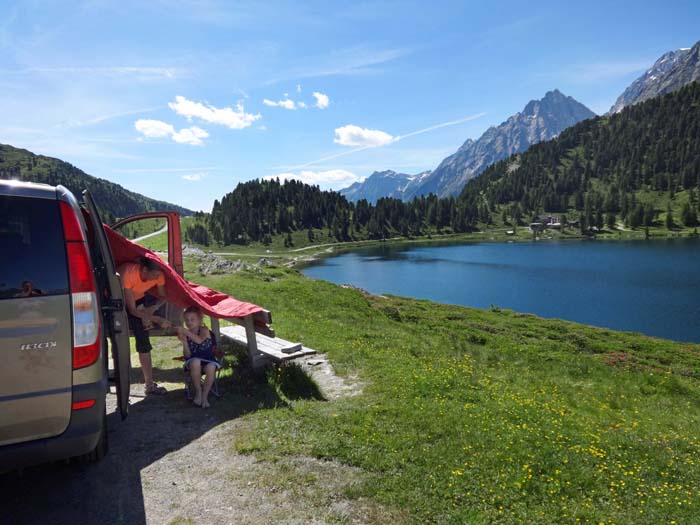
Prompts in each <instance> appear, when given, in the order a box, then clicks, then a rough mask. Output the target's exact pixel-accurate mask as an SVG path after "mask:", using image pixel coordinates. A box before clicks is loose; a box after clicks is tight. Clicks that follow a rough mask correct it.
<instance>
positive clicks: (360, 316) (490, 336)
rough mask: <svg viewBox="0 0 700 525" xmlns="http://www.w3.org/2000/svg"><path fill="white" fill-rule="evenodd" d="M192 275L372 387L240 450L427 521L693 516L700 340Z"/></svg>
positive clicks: (279, 426)
mask: <svg viewBox="0 0 700 525" xmlns="http://www.w3.org/2000/svg"><path fill="white" fill-rule="evenodd" d="M188 277H189V278H190V279H194V280H197V281H201V282H203V283H205V284H208V285H210V286H213V287H215V288H217V289H221V290H225V291H227V292H229V293H232V294H234V295H235V296H237V297H238V298H240V299H244V300H249V301H253V302H256V303H258V304H262V305H264V306H265V307H267V308H269V309H271V310H272V312H273V315H274V319H275V327H276V328H277V331H278V333H279V334H280V336H282V337H285V338H287V339H290V340H299V341H303V342H304V343H305V344H306V345H308V346H310V347H312V348H316V349H318V350H319V351H323V352H328V354H329V356H330V359H331V360H332V362H333V364H334V366H335V367H336V369H337V370H339V372H340V373H341V374H344V375H348V374H357V375H358V376H359V379H360V380H361V381H362V382H363V383H364V384H365V386H364V391H363V393H362V394H361V395H360V396H358V397H355V398H349V399H346V400H343V401H338V402H334V403H323V402H315V401H298V400H297V401H293V400H290V405H289V406H288V407H287V408H279V409H272V410H265V411H261V412H258V413H256V414H253V415H251V416H249V417H250V418H251V420H252V423H253V426H254V427H255V431H252V432H250V433H249V434H248V435H244V436H232V441H233V443H234V444H235V446H236V447H237V449H238V450H240V451H247V452H250V453H254V454H256V455H260V456H262V457H268V458H274V457H277V456H279V455H285V454H307V455H311V456H315V457H319V458H332V459H337V460H340V461H342V462H344V463H347V464H350V465H355V466H358V467H360V468H361V469H363V471H365V472H366V473H367V474H368V476H369V478H370V480H371V481H370V482H369V483H367V484H366V485H365V486H364V487H363V488H362V489H360V490H359V491H357V493H356V494H353V495H355V496H368V497H371V498H376V499H377V500H379V501H380V502H382V503H387V504H390V505H396V506H399V507H402V508H405V509H407V510H408V511H409V512H410V515H411V517H412V518H413V519H414V520H415V521H416V522H417V523H425V522H439V523H535V522H536V523H577V522H583V523H599V522H604V523H671V522H672V520H675V521H676V522H678V523H683V522H685V523H690V522H692V521H693V520H695V519H696V517H697V515H698V513H699V512H700V509H699V508H698V507H699V506H700V489H698V486H700V466H699V465H698V461H699V460H698V453H699V452H700V439H698V438H697V437H696V436H697V428H698V424H699V423H700V404H699V403H698V401H700V396H699V394H698V386H699V385H698V379H697V378H698V375H699V374H700V346H698V345H689V344H680V343H674V342H671V341H665V340H659V339H652V338H648V337H644V336H641V335H635V334H625V333H620V332H613V331H609V330H602V329H595V328H590V327H586V326H582V325H577V324H574V323H569V322H563V321H556V320H543V319H538V318H535V317H533V316H529V315H522V314H517V313H513V312H509V311H496V312H490V311H481V310H475V309H469V308H462V307H456V306H447V305H439V304H435V303H431V302H427V301H418V300H409V299H402V298H396V297H388V298H380V297H376V296H365V295H364V294H362V293H361V292H359V291H357V290H352V289H344V288H340V287H338V286H335V285H332V284H329V283H325V282H321V281H313V280H309V279H306V278H305V277H303V276H302V275H300V274H298V273H297V272H295V271H292V270H275V269H272V270H266V271H265V272H264V273H260V274H252V273H242V274H236V275H230V276H218V277H207V278H204V277H200V276H197V275H195V274H194V273H190V274H189V275H188Z"/></svg>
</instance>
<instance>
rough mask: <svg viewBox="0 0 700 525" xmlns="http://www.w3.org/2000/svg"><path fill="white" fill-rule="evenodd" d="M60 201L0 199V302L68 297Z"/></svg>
mask: <svg viewBox="0 0 700 525" xmlns="http://www.w3.org/2000/svg"><path fill="white" fill-rule="evenodd" d="M68 287H69V283H68V271H67V268H66V249H65V242H64V240H63V226H62V224H61V214H60V211H59V207H58V201H55V200H49V199H36V198H28V197H15V196H5V195H0V300H1V299H16V298H23V297H38V296H42V295H57V294H66V293H68Z"/></svg>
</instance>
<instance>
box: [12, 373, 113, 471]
mask: <svg viewBox="0 0 700 525" xmlns="http://www.w3.org/2000/svg"><path fill="white" fill-rule="evenodd" d="M106 393H107V380H106V378H105V379H103V380H100V381H97V382H95V383H88V384H84V385H75V386H73V402H76V401H84V400H88V399H94V400H95V405H94V406H92V407H90V408H86V409H83V410H76V411H74V412H72V414H71V418H70V423H69V424H68V427H67V428H66V430H65V431H64V432H63V433H62V434H60V435H58V436H53V437H50V438H45V439H36V440H33V441H25V442H24V443H15V444H12V445H4V446H0V472H6V471H8V470H14V469H17V468H23V467H29V466H32V465H38V464H41V463H47V462H49V461H56V460H59V459H68V458H71V457H73V456H80V455H82V454H86V453H88V452H90V451H92V450H94V448H95V447H96V446H97V442H98V440H99V439H100V431H101V429H102V418H103V414H104V410H105V396H106Z"/></svg>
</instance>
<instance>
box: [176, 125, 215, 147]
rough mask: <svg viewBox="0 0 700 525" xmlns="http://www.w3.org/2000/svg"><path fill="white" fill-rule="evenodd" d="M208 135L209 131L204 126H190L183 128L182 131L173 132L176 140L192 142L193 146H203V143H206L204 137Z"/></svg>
mask: <svg viewBox="0 0 700 525" xmlns="http://www.w3.org/2000/svg"><path fill="white" fill-rule="evenodd" d="M208 136H209V133H207V132H206V131H205V130H203V129H202V128H198V127H197V126H192V127H189V128H183V129H181V130H180V131H177V132H175V133H173V134H172V139H173V140H174V141H175V142H179V143H180V144H190V145H192V146H201V145H202V144H204V142H202V139H205V138H207V137H208Z"/></svg>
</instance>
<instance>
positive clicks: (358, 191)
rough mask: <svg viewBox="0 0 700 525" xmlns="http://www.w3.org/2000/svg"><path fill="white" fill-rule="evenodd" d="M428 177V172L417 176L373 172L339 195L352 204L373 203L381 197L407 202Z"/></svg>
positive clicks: (392, 172) (391, 172)
mask: <svg viewBox="0 0 700 525" xmlns="http://www.w3.org/2000/svg"><path fill="white" fill-rule="evenodd" d="M429 176H430V171H424V172H423V173H419V174H418V175H409V174H407V173H396V172H395V171H392V170H386V171H375V172H374V173H372V175H370V176H369V177H367V178H366V179H365V180H364V181H362V182H355V183H353V184H352V185H351V186H348V187H347V188H345V189H342V190H340V194H341V195H342V196H344V197H345V198H346V199H348V200H349V201H352V202H357V201H359V200H361V199H366V200H367V201H368V202H372V203H374V202H377V201H378V200H379V199H381V198H382V197H393V198H395V199H403V200H407V196H413V195H414V194H415V191H416V190H417V189H418V188H419V187H420V186H421V185H422V184H423V183H424V182H425V180H426V179H427V178H428V177H429ZM408 198H410V197H408Z"/></svg>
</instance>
